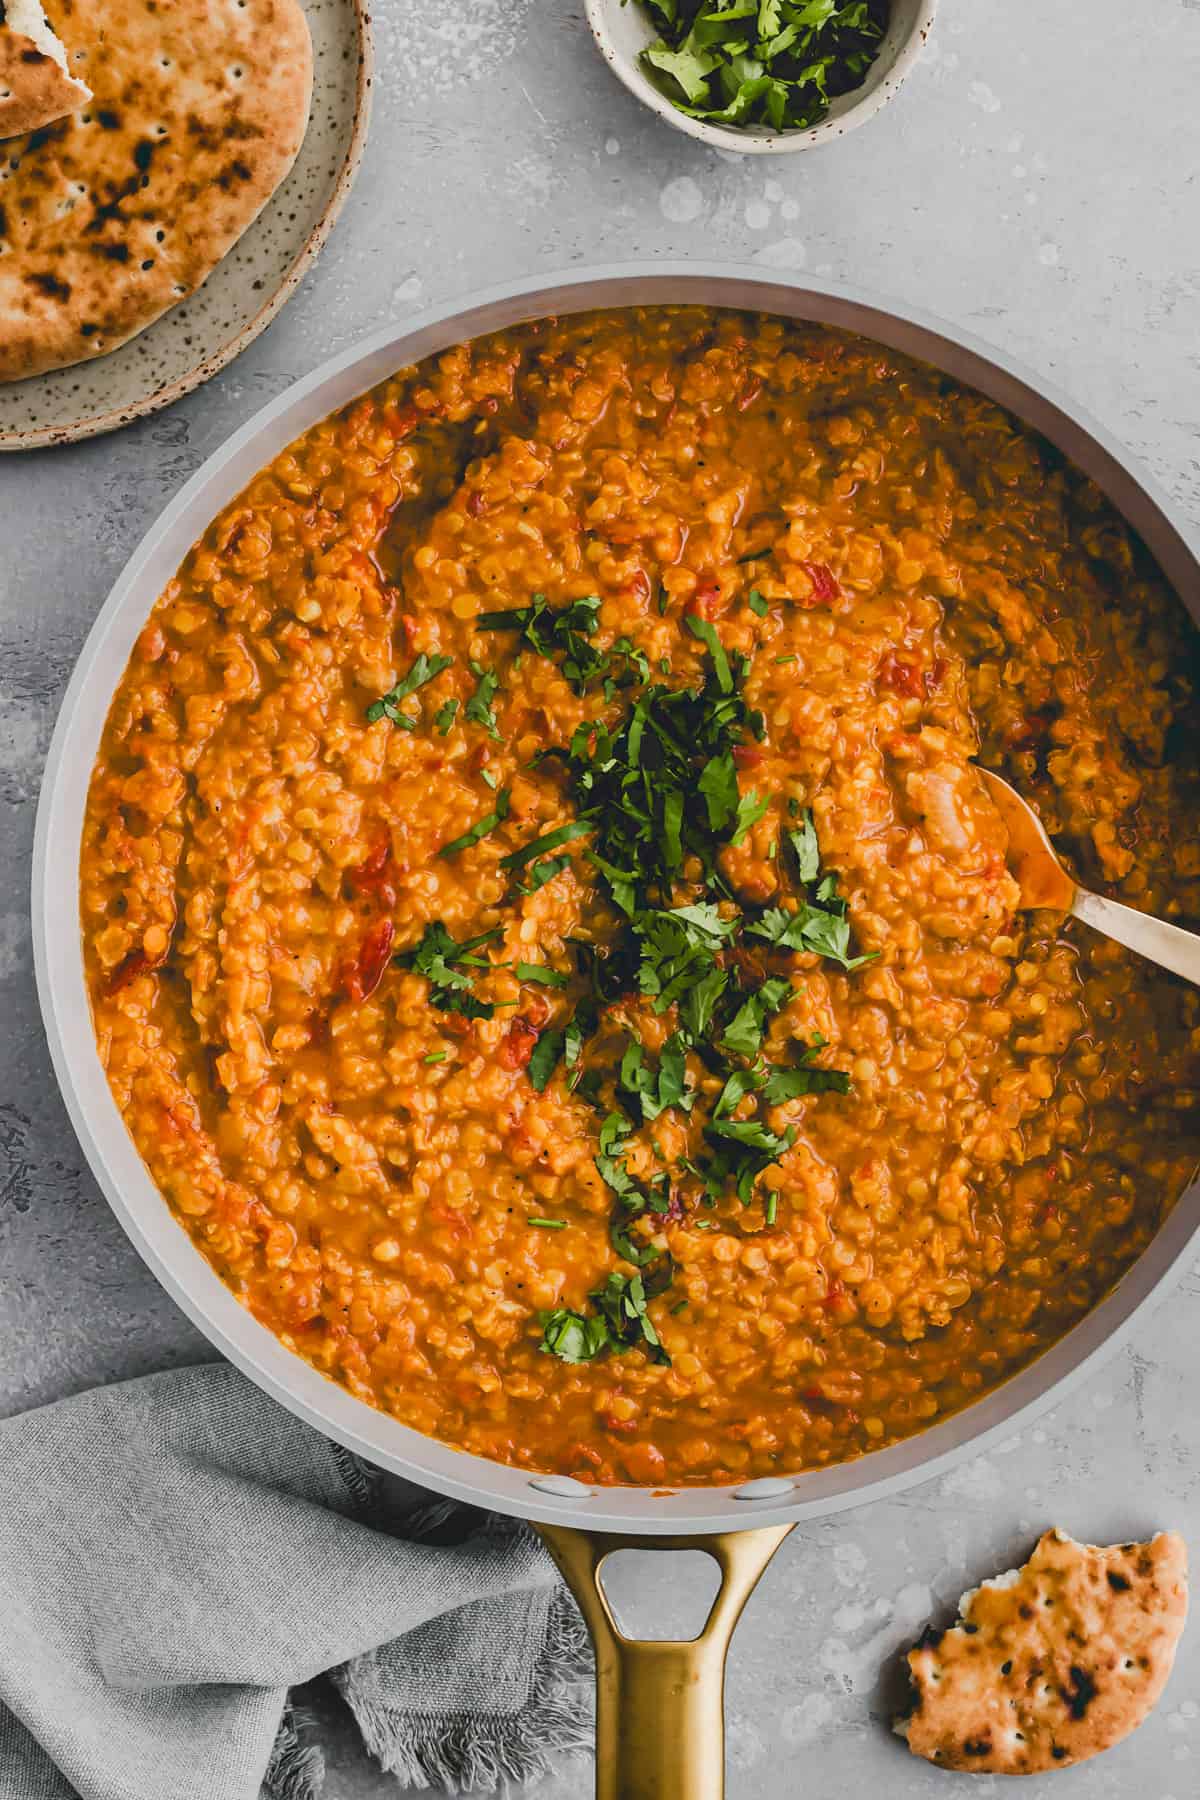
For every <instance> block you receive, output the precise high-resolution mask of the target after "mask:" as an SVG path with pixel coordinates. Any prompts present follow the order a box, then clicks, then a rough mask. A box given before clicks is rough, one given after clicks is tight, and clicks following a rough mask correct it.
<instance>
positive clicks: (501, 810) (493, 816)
mask: <svg viewBox="0 0 1200 1800" xmlns="http://www.w3.org/2000/svg"><path fill="white" fill-rule="evenodd" d="M511 803H512V792H511V789H509V788H501V789H500V792H499V793H498V794H497V795H496V804H495V806H494V808H493V809H492V811H491V812H490V813H485V814H484V816H483V818H482V819H480V820H479V821H478V822H477V823H476V824H474V825H472V826H471V828H470V830H469V831H464V832H463V834H462V836H461V837H456V838H452V839H451V840H450V842H449V843H448V844H443V845H442V847H441V849H440V850H439V851H438V855H439V856H455V855H457V853H458V852H459V851H460V850H469V849H470V848H471V846H472V844H477V843H478V842H479V841H480V839H481V838H485V837H486V836H487V834H488V832H489V831H495V829H496V827H497V825H499V824H500V823H501V821H502V820H504V819H507V817H508V809H509V806H510V805H511Z"/></svg>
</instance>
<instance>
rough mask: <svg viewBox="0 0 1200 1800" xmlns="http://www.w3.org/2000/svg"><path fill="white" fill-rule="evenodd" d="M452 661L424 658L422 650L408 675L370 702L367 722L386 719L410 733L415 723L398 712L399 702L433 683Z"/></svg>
mask: <svg viewBox="0 0 1200 1800" xmlns="http://www.w3.org/2000/svg"><path fill="white" fill-rule="evenodd" d="M453 661H454V658H453V657H452V656H426V654H425V652H424V651H423V650H422V652H421V654H420V656H418V657H417V659H416V661H415V662H414V663H413V666H412V668H411V669H410V670H409V671H408V674H407V675H405V676H404V677H403V679H402V680H400V681H398V682H397V683H396V685H395V687H393V688H389V689H388V691H387V693H386V694H381V695H380V696H379V698H378V700H372V702H371V704H370V706H368V708H367V720H368V722H369V723H370V724H372V725H374V724H375V722H376V720H378V719H388V720H390V722H391V723H392V724H393V725H402V726H404V727H406V728H407V729H408V730H409V731H411V730H412V728H413V725H414V723H415V721H414V720H413V719H412V718H411V717H410V716H409V714H407V713H402V712H401V711H400V702H401V701H402V700H407V699H408V696H409V695H410V694H415V693H416V691H417V689H418V688H422V687H424V686H425V685H426V683H427V682H430V681H433V680H434V679H435V678H436V677H437V676H438V675H440V674H441V673H442V671H443V669H448V668H449V667H450V665H451V663H452V662H453ZM455 704H456V705H457V702H455Z"/></svg>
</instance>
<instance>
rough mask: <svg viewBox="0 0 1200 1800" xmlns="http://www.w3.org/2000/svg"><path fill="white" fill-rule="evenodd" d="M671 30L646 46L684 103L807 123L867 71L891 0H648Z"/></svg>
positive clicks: (757, 118) (660, 76)
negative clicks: (888, 2) (888, 1)
mask: <svg viewBox="0 0 1200 1800" xmlns="http://www.w3.org/2000/svg"><path fill="white" fill-rule="evenodd" d="M642 5H643V8H644V10H645V11H646V13H647V14H648V15H649V17H650V19H651V21H652V23H653V24H654V25H655V26H656V27H657V28H658V30H659V31H660V33H661V36H660V37H658V38H657V39H656V40H655V41H654V42H653V43H652V44H649V45H648V46H647V47H646V49H645V50H643V51H642V54H641V62H642V65H643V67H644V69H645V71H646V74H647V75H648V76H649V78H650V80H651V81H652V82H653V83H654V84H655V86H656V87H658V88H659V89H660V90H661V92H662V93H663V94H664V95H665V96H666V98H667V99H668V100H670V102H671V104H672V105H673V106H676V107H678V108H679V111H680V112H684V113H687V114H689V115H690V116H691V117H692V118H697V119H708V120H711V121H712V122H713V123H714V124H718V125H732V126H735V127H736V126H746V125H756V126H765V127H767V128H768V129H770V130H771V131H795V130H806V129H808V128H809V127H811V126H813V125H816V124H818V123H819V122H820V120H822V119H823V118H824V117H825V115H826V114H827V113H828V111H829V105H830V102H831V101H832V100H834V99H836V98H837V97H838V96H839V95H841V94H847V93H850V92H852V91H853V90H854V89H855V88H857V87H860V86H861V85H862V83H863V81H864V80H865V79H866V76H867V72H868V70H869V69H870V67H871V64H872V63H873V62H874V60H875V58H876V57H877V56H878V54H879V49H880V45H881V43H882V40H883V34H884V31H885V29H886V27H887V20H888V8H887V0H848V3H847V0H642Z"/></svg>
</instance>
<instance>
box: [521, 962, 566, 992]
mask: <svg viewBox="0 0 1200 1800" xmlns="http://www.w3.org/2000/svg"><path fill="white" fill-rule="evenodd" d="M516 974H517V979H518V981H536V982H539V983H540V984H541V986H542V987H566V985H567V983H568V981H570V979H571V977H570V976H569V975H568V974H567V973H566V971H565V970H564V969H548V968H547V967H546V966H545V964H544V963H527V962H519V963H518V964H517V968H516Z"/></svg>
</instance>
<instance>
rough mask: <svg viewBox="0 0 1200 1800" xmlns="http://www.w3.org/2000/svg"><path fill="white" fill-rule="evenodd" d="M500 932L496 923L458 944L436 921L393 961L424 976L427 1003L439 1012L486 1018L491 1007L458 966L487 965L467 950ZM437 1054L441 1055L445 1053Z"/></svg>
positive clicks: (480, 966) (493, 937)
mask: <svg viewBox="0 0 1200 1800" xmlns="http://www.w3.org/2000/svg"><path fill="white" fill-rule="evenodd" d="M503 935H504V934H503V932H502V931H501V929H500V927H499V926H498V925H497V926H496V927H495V929H494V930H493V931H484V932H481V933H480V934H479V936H478V937H473V938H467V939H466V940H465V941H464V942H463V943H461V944H460V943H457V942H456V941H455V939H454V938H452V937H451V936H450V933H449V932H448V931H447V930H446V927H445V926H444V925H443V924H442V923H441V921H440V920H437V921H435V922H434V923H432V924H429V925H427V926H426V927H425V930H424V933H423V934H422V937H421V941H420V943H419V944H416V945H414V946H413V948H412V949H411V950H402V951H401V952H400V954H399V955H398V956H397V957H396V959H395V960H396V962H397V963H398V964H399V966H400V967H401V968H404V969H415V970H416V972H417V973H418V975H424V976H425V977H426V979H427V980H428V981H429V983H430V988H429V1004H430V1005H431V1006H436V1007H437V1008H438V1010H439V1011H440V1012H453V1013H462V1015H463V1016H464V1018H468V1019H490V1018H491V1017H492V1016H493V1014H494V1012H495V1010H496V1009H495V1007H494V1006H492V1005H491V1004H490V1003H489V1002H488V1001H486V1000H477V999H476V998H475V996H474V994H473V993H472V991H471V980H472V978H471V976H470V975H469V974H467V973H466V971H465V969H463V968H461V967H460V966H459V965H460V964H463V963H465V964H468V965H469V966H471V967H474V968H487V967H488V966H489V965H488V963H487V960H486V958H484V957H481V956H472V955H471V952H472V951H473V950H478V949H479V948H480V946H481V945H483V944H492V943H495V941H496V939H497V938H499V937H502V936H503ZM441 1054H442V1055H443V1056H444V1055H445V1052H444V1051H443V1052H442V1053H441Z"/></svg>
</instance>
